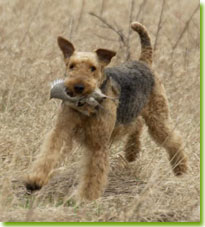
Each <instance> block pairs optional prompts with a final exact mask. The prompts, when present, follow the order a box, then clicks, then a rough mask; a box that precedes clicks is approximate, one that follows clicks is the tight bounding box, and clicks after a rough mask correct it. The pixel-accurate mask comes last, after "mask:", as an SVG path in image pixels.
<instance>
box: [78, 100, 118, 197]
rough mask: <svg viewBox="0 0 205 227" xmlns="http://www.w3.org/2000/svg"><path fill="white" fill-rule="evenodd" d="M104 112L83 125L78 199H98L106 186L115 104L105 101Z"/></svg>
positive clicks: (114, 120) (114, 121) (114, 119)
mask: <svg viewBox="0 0 205 227" xmlns="http://www.w3.org/2000/svg"><path fill="white" fill-rule="evenodd" d="M104 108H105V111H103V112H101V113H98V114H96V115H95V116H93V117H90V118H89V119H88V121H87V122H86V123H85V145H86V148H87V149H86V151H85V153H84V156H85V158H84V159H83V167H84V168H82V179H81V180H80V186H79V197H80V199H82V200H83V199H86V200H94V199H97V198H99V197H100V196H101V195H102V193H103V191H104V189H105V186H106V183H107V175H108V170H109V160H108V147H109V143H110V138H111V134H112V132H113V129H114V127H115V123H116V104H114V103H113V102H112V101H110V100H109V101H105V106H104Z"/></svg>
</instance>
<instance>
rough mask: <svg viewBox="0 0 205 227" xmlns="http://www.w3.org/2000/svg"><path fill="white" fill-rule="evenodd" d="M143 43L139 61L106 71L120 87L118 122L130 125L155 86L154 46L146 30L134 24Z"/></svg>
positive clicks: (136, 23) (133, 26) (138, 24)
mask: <svg viewBox="0 0 205 227" xmlns="http://www.w3.org/2000/svg"><path fill="white" fill-rule="evenodd" d="M131 26H132V29H133V30H135V31H136V32H138V34H139V37H140V41H141V55H140V58H139V61H130V62H126V63H124V64H122V65H120V66H117V67H112V68H107V69H105V74H106V75H107V76H108V78H109V77H111V78H112V79H113V80H114V81H116V82H117V83H118V85H119V87H120V97H119V106H118V110H117V122H118V123H122V124H127V123H130V122H131V121H132V120H133V119H134V118H136V117H137V116H138V115H139V113H140V111H141V110H142V109H143V107H144V106H145V104H146V102H147V101H148V98H149V95H150V93H151V91H152V88H153V85H154V76H153V74H152V72H151V70H150V68H149V66H150V65H151V63H152V46H151V40H150V37H149V34H148V32H147V30H146V28H145V27H144V26H143V25H141V24H140V23H138V22H134V23H132V25H131Z"/></svg>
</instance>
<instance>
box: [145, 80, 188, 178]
mask: <svg viewBox="0 0 205 227" xmlns="http://www.w3.org/2000/svg"><path fill="white" fill-rule="evenodd" d="M143 117H144V119H145V122H146V124H147V126H148V129H149V133H150V135H151V136H152V138H153V139H154V140H155V141H156V142H157V143H158V144H159V145H161V146H163V147H164V148H165V149H166V150H167V152H168V154H169V160H170V163H171V165H172V169H173V171H174V174H175V175H177V176H178V175H182V174H183V173H185V172H186V171H187V160H186V157H185V155H184V145H183V141H182V139H181V136H180V135H179V134H178V132H177V131H176V130H175V127H174V125H173V123H172V120H171V118H170V115H169V108H168V102H167V98H166V94H165V90H164V87H163V85H162V84H161V82H160V81H159V80H158V79H156V83H155V86H154V88H153V92H152V94H151V97H150V100H149V103H148V105H147V106H146V108H145V110H144V111H143Z"/></svg>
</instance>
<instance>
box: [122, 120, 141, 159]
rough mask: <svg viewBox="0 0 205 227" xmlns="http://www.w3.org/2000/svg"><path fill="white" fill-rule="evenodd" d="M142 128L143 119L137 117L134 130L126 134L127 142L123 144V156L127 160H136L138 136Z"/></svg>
mask: <svg viewBox="0 0 205 227" xmlns="http://www.w3.org/2000/svg"><path fill="white" fill-rule="evenodd" d="M142 129H143V119H142V118H141V117H138V118H137V120H136V124H135V126H134V130H132V131H131V133H130V134H129V135H128V138H127V142H126V145H125V158H126V159H127V161H128V162H132V161H135V160H136V157H137V155H138V153H139V152H140V149H141V141H140V136H141V133H142Z"/></svg>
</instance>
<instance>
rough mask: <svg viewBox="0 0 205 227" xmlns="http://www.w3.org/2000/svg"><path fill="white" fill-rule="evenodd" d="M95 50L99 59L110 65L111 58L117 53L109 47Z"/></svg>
mask: <svg viewBox="0 0 205 227" xmlns="http://www.w3.org/2000/svg"><path fill="white" fill-rule="evenodd" d="M95 52H96V54H97V56H98V59H99V61H101V62H102V63H103V64H104V65H108V64H109V63H110V61H111V59H112V58H113V57H114V56H115V55H116V52H114V51H112V50H107V49H97V50H96V51H95Z"/></svg>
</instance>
